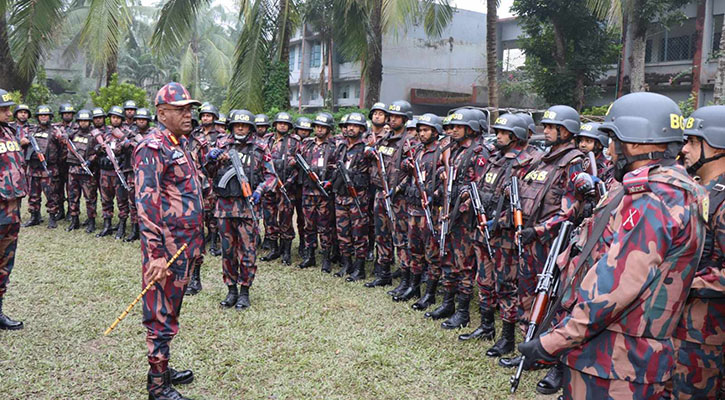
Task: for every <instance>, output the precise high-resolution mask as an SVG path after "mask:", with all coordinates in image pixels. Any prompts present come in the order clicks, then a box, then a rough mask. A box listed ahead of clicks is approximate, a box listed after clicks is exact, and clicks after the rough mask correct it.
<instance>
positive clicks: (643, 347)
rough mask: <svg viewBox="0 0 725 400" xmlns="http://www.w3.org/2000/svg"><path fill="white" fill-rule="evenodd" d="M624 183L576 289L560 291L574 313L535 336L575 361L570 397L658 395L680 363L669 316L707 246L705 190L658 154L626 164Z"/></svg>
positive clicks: (674, 315) (677, 311) (679, 305)
mask: <svg viewBox="0 0 725 400" xmlns="http://www.w3.org/2000/svg"><path fill="white" fill-rule="evenodd" d="M622 190H624V191H625V194H624V197H623V199H622V201H621V202H620V203H619V204H618V205H617V206H616V208H615V209H614V211H613V212H612V213H611V214H609V222H608V225H607V228H605V230H604V234H603V235H601V236H600V237H599V238H598V239H596V240H597V242H596V244H595V246H594V248H593V251H592V252H591V253H589V254H588V255H586V256H587V259H586V261H585V264H584V267H588V269H586V272H585V274H584V277H583V278H582V280H581V282H579V283H575V285H572V286H571V287H576V289H575V293H574V296H575V297H574V298H570V299H568V300H567V299H566V298H564V299H563V302H562V305H563V306H564V307H565V308H566V307H571V308H570V309H569V310H570V313H569V315H567V316H566V317H565V318H564V319H563V320H562V321H561V322H560V323H559V324H558V325H557V326H556V327H555V328H554V329H553V330H552V331H549V332H547V333H545V334H543V335H542V336H541V337H540V339H537V340H540V346H541V347H542V348H543V350H544V351H546V352H547V353H548V354H549V355H552V356H554V357H556V356H559V355H561V357H562V362H563V363H564V364H565V365H567V366H568V367H569V369H568V371H566V375H565V381H566V382H567V383H566V384H565V386H564V388H565V389H564V398H565V399H598V398H637V399H645V398H646V399H650V398H651V399H660V398H662V397H664V395H665V391H666V390H665V382H666V381H667V380H668V379H670V376H671V373H672V370H673V367H674V356H675V353H674V348H673V346H672V341H671V336H672V334H673V331H674V329H675V324H673V322H674V321H676V320H679V318H680V316H681V314H682V311H683V309H684V304H685V303H684V302H685V299H686V297H687V293H688V290H689V287H690V285H691V283H692V280H693V277H694V275H695V270H696V268H697V264H698V263H699V259H700V254H701V252H702V247H703V242H702V241H701V240H700V239H699V238H700V237H702V235H704V233H705V223H704V221H703V217H702V211H703V209H702V207H703V203H704V201H705V200H704V197H705V193H704V192H703V190H702V189H701V188H700V187H699V186H698V185H697V184H696V183H695V182H694V181H692V179H691V178H689V177H688V176H687V174H686V173H685V171H684V168H682V167H680V166H677V165H671V166H670V165H669V163H665V162H661V161H651V162H649V163H648V164H647V165H646V166H643V167H640V168H638V169H637V170H635V171H632V172H630V173H628V174H626V175H625V177H624V180H623V189H622ZM615 196H616V195H612V197H615ZM595 213H596V211H595ZM584 236H587V235H584ZM581 240H584V241H585V240H586V239H580V242H579V243H581ZM581 256H584V255H578V256H576V257H574V258H573V259H572V260H571V262H570V263H569V266H571V265H574V264H576V263H577V262H578V261H579V258H580V257H581ZM568 268H570V267H568ZM568 275H571V272H569V273H568ZM565 287H569V285H567V286H565ZM521 346H523V345H521Z"/></svg>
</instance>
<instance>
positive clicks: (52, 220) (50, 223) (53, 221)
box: [48, 214, 58, 229]
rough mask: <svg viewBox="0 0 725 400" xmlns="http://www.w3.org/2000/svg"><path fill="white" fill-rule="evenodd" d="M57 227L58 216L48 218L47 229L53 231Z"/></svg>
mask: <svg viewBox="0 0 725 400" xmlns="http://www.w3.org/2000/svg"><path fill="white" fill-rule="evenodd" d="M57 227H58V214H55V215H49V216H48V229H55V228H57Z"/></svg>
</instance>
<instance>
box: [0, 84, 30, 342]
mask: <svg viewBox="0 0 725 400" xmlns="http://www.w3.org/2000/svg"><path fill="white" fill-rule="evenodd" d="M14 105H15V102H13V100H12V97H10V94H9V93H8V92H7V91H6V90H4V89H0V182H2V186H0V254H2V258H0V330H19V329H23V323H22V322H20V321H15V320H13V319H12V318H10V317H8V316H7V315H5V314H4V313H3V299H4V297H5V292H6V291H7V288H8V283H9V281H10V273H12V272H13V267H14V266H15V249H16V248H17V246H18V232H19V231H20V199H22V198H23V197H24V196H25V194H26V188H27V187H28V184H27V181H26V176H25V163H24V160H23V153H22V150H21V148H20V145H19V144H18V142H17V139H16V137H15V131H14V130H13V129H12V128H11V127H10V125H8V122H9V121H10V107H12V106H14Z"/></svg>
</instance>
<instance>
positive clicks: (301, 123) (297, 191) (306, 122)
mask: <svg viewBox="0 0 725 400" xmlns="http://www.w3.org/2000/svg"><path fill="white" fill-rule="evenodd" d="M313 132H314V127H313V126H312V121H311V120H310V119H309V118H307V117H299V118H297V121H295V133H296V134H297V136H299V137H300V146H301V145H302V141H303V140H305V139H308V138H310V137H311V135H312V133H313ZM290 162H291V163H292V164H294V162H295V160H294V159H292V160H291V161H290ZM291 189H292V192H294V193H293V197H294V206H295V222H296V224H297V233H298V234H299V236H300V240H299V245H298V246H297V253H298V255H299V256H300V257H302V258H304V257H305V243H306V242H305V238H304V235H305V233H304V232H305V214H304V210H303V209H302V180H301V179H300V178H299V175H298V181H297V182H295V184H294V185H292V186H291ZM288 190H289V189H288Z"/></svg>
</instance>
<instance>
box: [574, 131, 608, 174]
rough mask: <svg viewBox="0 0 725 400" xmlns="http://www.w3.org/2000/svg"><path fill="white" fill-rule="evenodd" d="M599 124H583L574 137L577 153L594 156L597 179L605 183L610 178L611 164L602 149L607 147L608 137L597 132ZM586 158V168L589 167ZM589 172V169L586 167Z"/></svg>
mask: <svg viewBox="0 0 725 400" xmlns="http://www.w3.org/2000/svg"><path fill="white" fill-rule="evenodd" d="M600 126H601V124H599V123H596V122H590V123H587V124H583V125H582V126H581V130H580V131H579V134H578V135H576V143H577V147H578V148H579V151H581V152H582V153H584V154H585V155H587V154H588V153H589V152H592V153H593V154H594V160H595V162H596V164H597V165H596V167H597V177H598V178H599V179H601V180H602V181H604V182H606V181H608V180H609V178H611V173H612V169H611V164H612V163H610V162H609V160H607V157H606V156H605V155H604V149H606V148H608V147H609V136H607V135H606V134H605V133H604V132H600V131H599V127H600ZM588 160H589V159H588V158H587V166H588V165H589V161H588ZM586 169H587V170H590V171H591V167H587V168H586Z"/></svg>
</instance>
